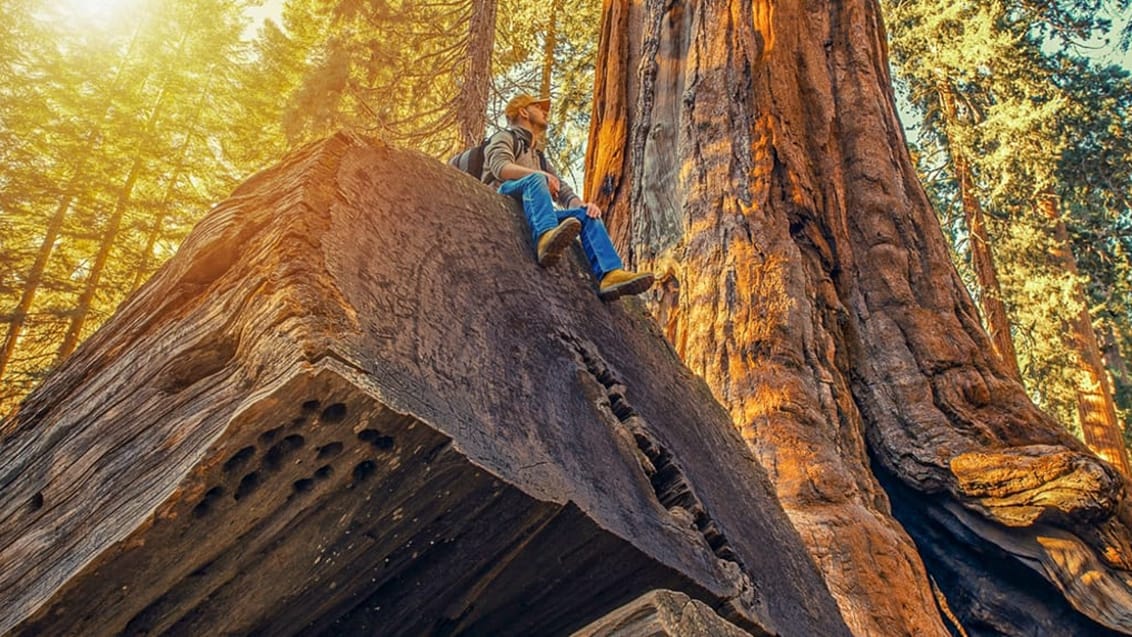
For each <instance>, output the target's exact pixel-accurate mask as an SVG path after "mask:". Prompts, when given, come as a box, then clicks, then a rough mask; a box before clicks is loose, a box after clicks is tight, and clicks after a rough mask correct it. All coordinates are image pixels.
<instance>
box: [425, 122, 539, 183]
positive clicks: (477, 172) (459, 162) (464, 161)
mask: <svg viewBox="0 0 1132 637" xmlns="http://www.w3.org/2000/svg"><path fill="white" fill-rule="evenodd" d="M504 130H506V131H507V132H508V133H511V137H512V138H513V139H514V140H515V142H516V145H517V146H518V147H517V148H515V149H514V150H515V156H516V157H518V156H519V155H522V154H523V152H524V151H525V150H526V148H525V146H526V142H524V141H523V139H522V138H521V137H519V136H518V135H516V134H515V131H513V130H511V129H510V128H507V129H504ZM492 137H494V135H489V136H488V137H486V138H484V140H483V141H482V142H480V143H479V144H476V145H475V146H472V147H471V148H468V149H466V150H464V151H461V152H460V154H458V155H456V156H455V157H453V158H452V159H449V160H448V165H449V166H452V167H453V168H455V169H456V170H459V171H460V172H465V173H468V174H469V175H471V176H472V177H475V178H476V179H478V180H480V181H481V182H482V181H483V177H484V175H483V164H484V161H485V160H486V151H487V144H488V142H490V141H491V138H492ZM535 152H536V153H538V163H539V166H540V167H541V168H542V170H544V171H547V170H548V169H547V165H546V156H545V155H543V154H542V151H541V150H538V151H535ZM485 183H486V182H485Z"/></svg>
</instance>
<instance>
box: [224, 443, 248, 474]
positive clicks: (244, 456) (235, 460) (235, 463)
mask: <svg viewBox="0 0 1132 637" xmlns="http://www.w3.org/2000/svg"><path fill="white" fill-rule="evenodd" d="M254 455H255V447H253V446H251V445H248V446H247V447H244V448H243V449H240V450H239V451H237V452H236V453H235V454H234V455H233V456H232V457H231V458H228V460H227V462H225V463H224V471H225V473H232V472H234V471H239V470H240V469H241V468H243V466H244V465H245V464H247V462H248V460H249V459H251V457H252V456H254Z"/></svg>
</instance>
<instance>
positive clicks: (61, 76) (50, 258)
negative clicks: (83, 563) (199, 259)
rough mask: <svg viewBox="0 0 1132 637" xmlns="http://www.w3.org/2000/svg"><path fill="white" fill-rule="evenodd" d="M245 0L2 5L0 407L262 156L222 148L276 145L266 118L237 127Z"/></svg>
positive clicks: (246, 55) (245, 57) (90, 326)
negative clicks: (107, 9)
mask: <svg viewBox="0 0 1132 637" xmlns="http://www.w3.org/2000/svg"><path fill="white" fill-rule="evenodd" d="M246 5H247V3H246V2H245V1H243V0H193V1H192V2H181V1H177V2H174V1H172V0H163V1H153V2H135V3H132V4H129V6H123V7H122V8H121V10H120V11H119V12H118V13H116V14H114V15H113V16H104V17H99V16H97V15H94V14H93V13H92V14H90V15H88V14H86V13H84V12H82V11H78V10H77V9H75V6H76V5H65V4H50V5H38V6H34V7H33V6H32V5H30V4H29V3H17V4H11V3H8V4H6V5H5V7H4V9H3V11H4V13H5V15H4V16H3V17H4V18H5V20H4V24H5V25H7V26H6V27H4V28H5V29H6V33H5V35H6V36H7V37H5V38H4V40H5V44H4V45H3V46H10V48H11V50H12V51H13V55H12V56H11V57H9V56H8V55H5V56H4V57H3V58H2V60H3V61H2V62H0V73H3V75H4V81H3V82H2V83H0V84H2V85H3V86H2V88H0V104H2V105H3V107H4V108H3V132H2V133H0V183H2V184H3V187H4V191H5V197H4V201H3V208H2V211H0V212H2V214H0V227H3V228H4V230H5V231H4V232H3V233H2V235H0V242H2V244H0V252H2V254H3V255H4V257H3V260H2V263H3V265H0V318H2V319H3V323H2V327H3V329H2V331H0V334H2V335H3V336H4V339H5V340H4V344H5V348H4V350H3V358H2V362H0V367H2V368H4V374H3V383H2V387H3V392H2V394H0V412H3V411H6V410H7V408H10V407H11V406H13V404H14V402H13V401H14V400H16V399H17V398H18V397H20V396H22V394H23V393H25V392H26V391H27V390H28V388H30V387H31V386H32V385H34V384H35V383H36V382H37V381H38V380H39V379H40V378H41V377H42V376H43V375H44V374H45V373H46V371H47V370H48V369H49V368H50V367H51V366H52V365H53V364H54V363H55V362H56V360H57V359H58V358H60V357H61V356H63V355H66V354H67V353H68V352H69V350H70V349H72V348H73V347H74V344H75V343H77V342H78V340H81V339H82V338H84V337H85V336H86V335H88V334H89V333H90V332H92V331H93V330H94V329H95V328H96V327H97V326H98V325H99V324H100V323H101V322H102V321H104V320H105V319H106V318H107V317H108V316H109V315H110V314H111V313H112V312H113V310H114V308H115V307H116V306H117V304H118V303H119V302H120V301H121V300H122V299H123V298H124V297H125V296H126V295H127V294H128V293H129V292H130V291H131V290H133V289H134V288H136V287H137V286H138V285H140V284H141V282H143V281H144V280H145V279H146V278H147V277H148V276H149V274H150V273H152V272H153V271H154V270H155V269H156V268H157V267H158V266H159V265H160V264H161V262H162V261H164V259H165V258H167V257H168V256H169V255H170V254H171V252H172V251H173V250H174V249H175V247H176V245H177V244H178V243H179V242H180V240H181V239H182V238H183V237H184V236H185V234H186V233H187V232H188V230H189V229H190V228H191V227H192V224H193V223H195V222H196V220H197V219H199V217H200V216H201V215H203V214H204V212H205V211H207V209H208V208H209V207H210V205H211V204H212V203H214V202H216V201H218V200H219V199H221V198H222V197H223V196H224V195H225V194H226V193H227V192H228V191H229V190H230V189H231V188H232V186H233V185H234V184H235V183H236V181H237V180H239V179H242V178H243V177H244V176H245V175H246V174H247V173H248V172H249V171H250V170H252V169H254V168H258V167H259V165H261V164H262V161H263V158H262V157H251V156H250V155H245V156H242V157H238V156H226V155H225V154H224V153H223V151H222V148H224V147H225V146H227V147H240V148H265V147H272V145H273V142H271V141H268V140H265V139H264V137H265V135H264V128H263V127H262V120H261V122H260V126H258V127H257V126H256V125H255V123H254V121H247V120H246V119H245V120H243V121H244V124H245V126H244V127H243V128H242V132H245V133H249V134H248V135H247V136H245V137H243V138H241V137H240V135H239V132H241V131H236V130H230V129H229V122H231V121H233V120H235V119H238V118H239V117H238V116H239V115H240V114H241V112H247V109H246V103H241V102H240V101H239V100H241V99H243V98H244V97H246V96H248V92H247V90H246V89H247V86H246V85H244V84H242V80H244V79H245V78H247V77H248V75H247V69H246V66H247V64H248V62H249V61H250V60H251V58H250V51H249V50H248V47H247V44H246V43H245V42H244V41H243V30H244V28H245V26H246V25H245V23H246V18H245V17H244V10H245V8H246ZM242 109H243V110H242ZM250 133H254V134H250ZM274 145H275V147H279V145H278V144H274ZM68 335H69V336H70V337H69V338H68Z"/></svg>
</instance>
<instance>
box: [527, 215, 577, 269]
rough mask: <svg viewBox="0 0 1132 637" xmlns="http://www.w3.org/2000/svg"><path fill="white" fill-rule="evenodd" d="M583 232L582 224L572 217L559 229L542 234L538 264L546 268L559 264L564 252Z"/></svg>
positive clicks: (559, 225) (539, 243) (539, 239)
mask: <svg viewBox="0 0 1132 637" xmlns="http://www.w3.org/2000/svg"><path fill="white" fill-rule="evenodd" d="M581 230H582V222H581V221H578V220H577V219H575V218H573V217H570V218H568V219H566V220H565V221H563V222H562V223H560V224H558V226H557V227H555V228H553V229H551V230H547V231H546V232H544V233H542V235H541V236H539V238H538V264H539V265H541V266H542V267H544V268H546V267H549V266H552V265H554V264H555V263H558V257H560V256H562V251H563V250H565V249H566V246H568V245H570V244H571V243H573V242H574V239H575V238H576V237H577V236H578V233H579V232H581Z"/></svg>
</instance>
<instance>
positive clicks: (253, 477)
mask: <svg viewBox="0 0 1132 637" xmlns="http://www.w3.org/2000/svg"><path fill="white" fill-rule="evenodd" d="M257 487H259V473H258V472H255V471H253V472H251V473H249V474H248V475H246V476H244V478H243V479H242V480H240V486H238V487H236V493H235V494H233V496H232V497H233V498H235V499H236V500H237V501H239V500H243V499H244V498H246V497H248V496H249V495H251V494H252V492H253V491H255V490H256V488H257Z"/></svg>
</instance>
